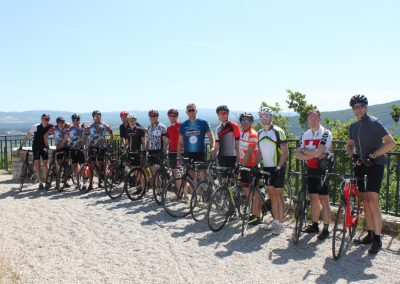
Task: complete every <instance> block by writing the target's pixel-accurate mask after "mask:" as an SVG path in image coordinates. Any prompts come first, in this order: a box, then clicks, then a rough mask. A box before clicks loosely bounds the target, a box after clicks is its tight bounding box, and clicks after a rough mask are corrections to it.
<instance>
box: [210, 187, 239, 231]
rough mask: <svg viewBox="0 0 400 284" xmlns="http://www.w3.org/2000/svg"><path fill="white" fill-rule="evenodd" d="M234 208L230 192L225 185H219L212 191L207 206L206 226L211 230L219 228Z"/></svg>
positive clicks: (223, 224)
mask: <svg viewBox="0 0 400 284" xmlns="http://www.w3.org/2000/svg"><path fill="white" fill-rule="evenodd" d="M232 210H234V208H233V205H232V204H231V201H230V193H229V191H228V189H227V188H226V186H220V187H219V188H217V189H216V190H215V192H214V194H213V195H212V197H211V200H210V202H209V204H208V208H207V217H206V218H207V219H208V227H209V228H210V230H211V231H213V232H218V231H219V230H221V229H222V228H223V227H224V226H225V224H226V222H227V221H228V218H229V215H230V214H231V212H232Z"/></svg>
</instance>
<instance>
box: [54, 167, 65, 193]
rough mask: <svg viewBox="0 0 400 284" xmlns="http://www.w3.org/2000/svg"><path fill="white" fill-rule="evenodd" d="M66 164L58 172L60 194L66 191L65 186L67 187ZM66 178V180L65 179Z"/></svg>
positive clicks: (57, 180) (57, 181)
mask: <svg viewBox="0 0 400 284" xmlns="http://www.w3.org/2000/svg"><path fill="white" fill-rule="evenodd" d="M65 166H66V165H65V164H62V165H61V166H59V167H58V171H57V178H56V189H57V191H58V192H62V191H64V186H65V182H66V181H65V175H66V174H67V173H66V169H65ZM63 176H64V179H63ZM61 179H63V180H61Z"/></svg>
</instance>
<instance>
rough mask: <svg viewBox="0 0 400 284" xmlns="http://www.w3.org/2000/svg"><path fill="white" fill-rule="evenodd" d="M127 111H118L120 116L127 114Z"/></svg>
mask: <svg viewBox="0 0 400 284" xmlns="http://www.w3.org/2000/svg"><path fill="white" fill-rule="evenodd" d="M128 114H129V113H127V112H126V111H124V110H123V111H121V112H120V113H119V116H120V117H126V116H127V115H128Z"/></svg>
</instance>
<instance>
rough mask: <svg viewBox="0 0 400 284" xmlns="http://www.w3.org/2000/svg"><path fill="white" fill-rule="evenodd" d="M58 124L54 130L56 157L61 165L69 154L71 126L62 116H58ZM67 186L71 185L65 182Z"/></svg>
mask: <svg viewBox="0 0 400 284" xmlns="http://www.w3.org/2000/svg"><path fill="white" fill-rule="evenodd" d="M56 123H57V124H56V126H55V127H54V129H53V130H52V132H53V134H54V143H55V144H56V152H55V157H56V160H57V164H58V165H60V164H61V163H62V161H63V160H64V159H65V158H66V157H68V155H69V128H70V125H69V124H68V123H66V122H65V118H64V117H62V116H59V117H57V119H56ZM64 186H65V187H70V185H69V184H68V183H67V182H65V184H64Z"/></svg>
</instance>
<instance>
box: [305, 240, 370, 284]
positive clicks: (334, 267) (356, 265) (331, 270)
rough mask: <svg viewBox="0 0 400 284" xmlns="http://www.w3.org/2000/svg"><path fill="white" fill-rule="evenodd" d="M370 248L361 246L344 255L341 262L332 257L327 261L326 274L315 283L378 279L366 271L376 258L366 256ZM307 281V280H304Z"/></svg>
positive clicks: (325, 265)
mask: <svg viewBox="0 0 400 284" xmlns="http://www.w3.org/2000/svg"><path fill="white" fill-rule="evenodd" d="M367 248H368V247H365V246H359V247H357V248H356V249H354V250H352V251H351V252H350V253H348V254H345V255H342V256H341V258H340V259H339V260H334V259H333V258H332V257H327V258H326V259H325V264H324V269H325V271H326V273H325V274H323V275H320V276H319V277H318V278H317V279H316V280H315V282H316V283H320V284H326V283H336V282H338V281H339V280H344V281H346V282H348V283H351V282H355V281H366V280H374V279H377V278H378V276H377V275H375V274H367V273H366V272H365V270H366V269H367V268H370V267H371V266H372V260H373V259H374V256H369V255H366V254H365V253H366V250H367ZM303 280H306V279H303Z"/></svg>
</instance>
